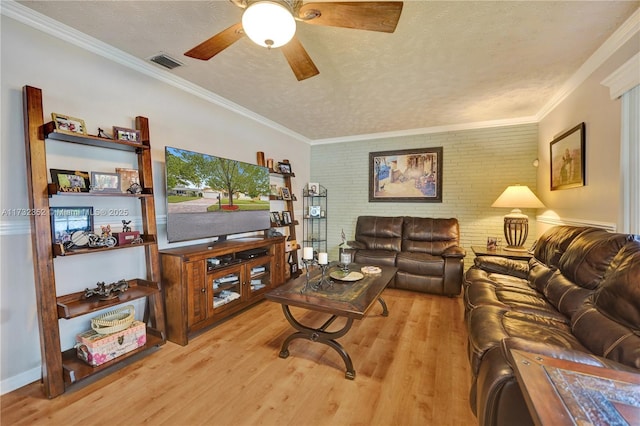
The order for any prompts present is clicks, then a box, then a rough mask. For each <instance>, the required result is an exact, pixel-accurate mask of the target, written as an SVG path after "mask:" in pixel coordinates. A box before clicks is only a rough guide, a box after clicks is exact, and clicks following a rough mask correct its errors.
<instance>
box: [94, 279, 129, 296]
mask: <svg viewBox="0 0 640 426" xmlns="http://www.w3.org/2000/svg"><path fill="white" fill-rule="evenodd" d="M128 289H129V283H128V282H127V280H120V281H118V282H117V283H111V284H109V285H106V284H105V283H104V281H102V282H98V284H97V287H96V288H94V289H88V288H86V289H85V290H84V298H85V299H88V298H90V297H92V296H100V300H112V299H115V298H117V297H118V296H119V293H124V292H125V291H127V290H128Z"/></svg>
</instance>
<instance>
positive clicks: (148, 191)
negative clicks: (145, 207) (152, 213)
mask: <svg viewBox="0 0 640 426" xmlns="http://www.w3.org/2000/svg"><path fill="white" fill-rule="evenodd" d="M47 192H48V193H49V196H52V195H72V196H75V197H77V196H84V197H86V196H92V197H132V198H150V197H153V188H143V189H142V192H141V193H140V194H129V193H127V192H99V191H96V192H67V191H61V190H60V188H59V187H58V185H56V184H55V183H50V184H47Z"/></svg>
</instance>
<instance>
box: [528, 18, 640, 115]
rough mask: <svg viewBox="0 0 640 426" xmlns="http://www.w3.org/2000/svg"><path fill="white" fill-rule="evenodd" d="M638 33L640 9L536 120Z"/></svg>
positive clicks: (548, 111) (590, 58)
mask: <svg viewBox="0 0 640 426" xmlns="http://www.w3.org/2000/svg"><path fill="white" fill-rule="evenodd" d="M638 32H640V8H638V9H636V11H635V12H633V14H632V15H631V16H630V17H629V18H628V19H627V20H626V21H625V22H624V23H623V24H622V25H621V26H620V27H619V28H618V29H617V30H616V31H614V33H613V34H612V35H611V36H610V37H609V38H608V39H607V40H606V41H605V42H604V43H603V44H602V46H600V47H599V48H598V49H597V50H596V51H595V52H594V53H593V55H591V56H590V57H589V59H587V60H586V62H585V63H584V64H582V66H581V67H580V68H578V70H577V71H576V72H575V73H574V74H573V75H572V76H571V78H569V80H567V82H566V83H565V84H564V85H563V86H562V87H561V88H560V90H559V91H558V93H556V94H555V95H554V96H553V97H552V98H551V99H550V100H549V102H547V103H546V104H545V105H544V106H543V107H542V109H541V110H540V111H538V114H537V115H536V116H537V120H538V121H541V120H542V119H543V118H545V117H546V116H547V114H549V113H550V112H551V111H553V109H554V108H556V107H557V106H558V105H559V104H560V103H561V102H562V101H564V100H565V99H566V98H567V97H568V96H569V95H570V94H571V93H572V92H573V91H574V90H576V89H577V88H578V86H580V85H581V84H582V83H584V81H585V80H586V79H587V78H588V77H589V76H590V75H591V74H593V72H594V71H595V70H597V69H598V68H599V67H600V66H601V65H602V64H604V63H605V61H606V60H607V59H609V58H610V57H611V55H613V54H614V53H615V52H616V51H617V50H618V49H620V48H621V47H622V46H623V45H624V44H625V43H626V42H627V41H629V40H630V39H631V37H633V36H635V35H636V34H637V33H638Z"/></svg>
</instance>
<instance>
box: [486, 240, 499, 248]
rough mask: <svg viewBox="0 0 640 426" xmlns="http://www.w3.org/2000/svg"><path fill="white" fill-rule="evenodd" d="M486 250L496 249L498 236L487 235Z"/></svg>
mask: <svg viewBox="0 0 640 426" xmlns="http://www.w3.org/2000/svg"><path fill="white" fill-rule="evenodd" d="M487 250H491V251H495V250H498V237H487Z"/></svg>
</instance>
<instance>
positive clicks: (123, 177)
mask: <svg viewBox="0 0 640 426" xmlns="http://www.w3.org/2000/svg"><path fill="white" fill-rule="evenodd" d="M116 173H118V174H119V175H120V192H124V193H127V192H129V188H131V185H134V184H138V185H140V172H139V171H138V169H125V168H120V167H118V168H116Z"/></svg>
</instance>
